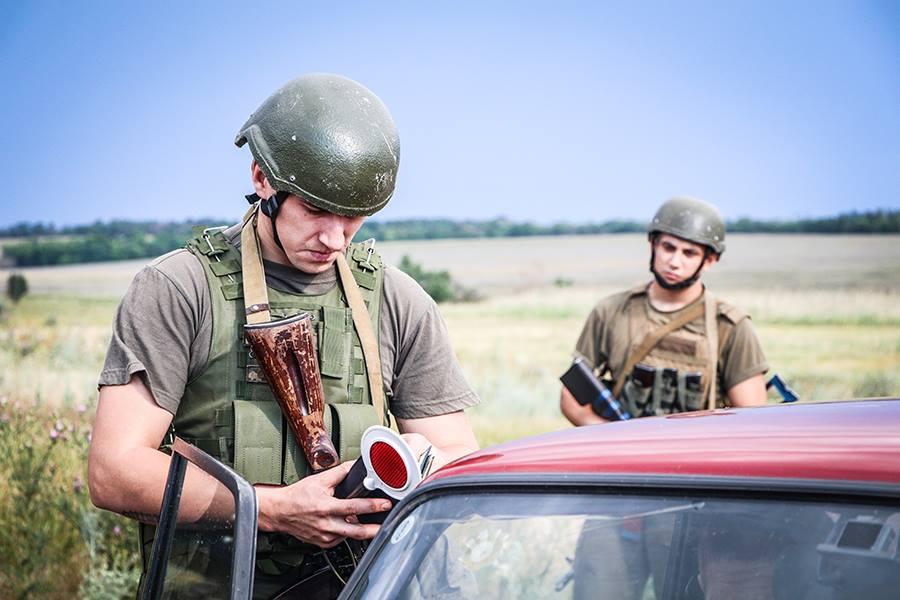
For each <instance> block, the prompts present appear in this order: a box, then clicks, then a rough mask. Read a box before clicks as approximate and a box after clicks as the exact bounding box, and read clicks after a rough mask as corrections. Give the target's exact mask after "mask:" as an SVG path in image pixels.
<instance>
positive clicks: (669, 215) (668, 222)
mask: <svg viewBox="0 0 900 600" xmlns="http://www.w3.org/2000/svg"><path fill="white" fill-rule="evenodd" d="M647 233H648V234H649V235H650V236H651V238H652V237H653V235H654V234H656V233H669V234H671V235H675V236H678V237H680V238H682V239H685V240H688V241H691V242H694V243H697V244H702V245H704V246H707V247H709V248H710V249H711V250H712V251H713V252H715V253H716V254H719V255H721V254H722V253H723V252H725V221H724V220H723V219H722V214H721V213H720V212H719V209H717V208H716V207H715V206H713V205H712V204H709V203H707V202H704V201H703V200H698V199H696V198H672V199H671V200H667V201H666V202H664V203H663V205H662V206H660V207H659V210H657V211H656V214H655V215H654V216H653V220H652V221H650V225H649V226H648V227H647Z"/></svg>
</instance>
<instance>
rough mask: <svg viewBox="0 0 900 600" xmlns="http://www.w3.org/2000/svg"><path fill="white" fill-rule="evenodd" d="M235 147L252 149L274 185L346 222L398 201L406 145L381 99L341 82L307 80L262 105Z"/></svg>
mask: <svg viewBox="0 0 900 600" xmlns="http://www.w3.org/2000/svg"><path fill="white" fill-rule="evenodd" d="M234 143H235V144H236V145H237V146H238V147H241V146H243V145H244V144H249V146H250V152H251V153H252V154H253V158H254V159H255V160H256V163H257V164H258V165H259V167H260V169H262V171H263V173H265V175H266V178H267V179H268V180H269V184H270V185H271V186H272V187H273V188H275V190H277V191H279V192H288V193H290V194H294V195H297V196H300V197H301V198H302V199H303V200H305V201H307V202H309V203H310V204H312V205H314V206H316V207H318V208H321V209H323V210H327V211H328V212H332V213H335V214H339V215H345V216H353V217H357V216H366V215H371V214H374V213H376V212H378V211H379V210H381V209H382V208H383V207H384V206H385V205H386V204H387V203H388V200H390V199H391V196H392V195H393V193H394V185H395V182H396V179H397V169H398V167H399V165H400V137H399V136H398V134H397V128H396V126H395V125H394V120H393V119H392V118H391V115H390V113H389V112H388V110H387V107H385V105H384V103H383V102H382V101H381V100H379V99H378V96H376V95H375V94H373V93H372V92H371V91H369V89H368V88H366V87H365V86H363V85H361V84H359V83H357V82H355V81H353V80H351V79H347V78H346V77H341V76H339V75H330V74H311V75H303V76H302V77H298V78H297V79H294V80H292V81H289V82H288V83H286V84H285V85H284V86H283V87H281V89H279V90H278V91H276V92H275V93H274V94H272V95H271V96H269V98H268V99H267V100H266V101H265V102H263V104H262V105H261V106H260V107H259V108H258V109H257V110H256V112H254V113H253V114H252V115H250V118H249V119H248V120H247V122H246V123H244V126H243V127H241V130H240V132H239V133H238V135H237V138H235V141H234Z"/></svg>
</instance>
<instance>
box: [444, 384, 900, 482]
mask: <svg viewBox="0 0 900 600" xmlns="http://www.w3.org/2000/svg"><path fill="white" fill-rule="evenodd" d="M497 473H510V474H511V473H517V474H525V473H532V474H539V473H573V474H576V473H598V474H599V473H608V474H615V473H627V474H632V475H633V474H657V475H679V476H703V477H709V476H712V477H730V478H735V477H761V478H785V479H809V480H829V481H857V482H871V483H887V484H900V399H894V400H869V401H854V402H836V403H827V404H787V405H774V406H767V407H759V408H745V409H724V410H717V411H702V412H692V413H681V414H677V415H671V416H666V417H654V418H643V419H633V420H630V421H624V422H616V423H605V424H601V425H593V426H589V427H579V428H573V429H568V430H565V431H559V432H555V433H549V434H543V435H539V436H534V437H529V438H525V439H522V440H517V441H514V442H509V443H506V444H502V445H500V446H494V447H492V448H490V449H487V450H483V451H480V452H476V453H474V454H471V455H469V456H467V457H464V458H462V459H460V460H458V461H455V462H454V463H452V464H450V465H448V466H446V467H444V468H443V469H441V470H440V471H438V472H436V473H435V474H433V475H432V476H431V477H430V478H429V481H438V480H442V479H445V478H448V477H455V476H470V475H487V474H497Z"/></svg>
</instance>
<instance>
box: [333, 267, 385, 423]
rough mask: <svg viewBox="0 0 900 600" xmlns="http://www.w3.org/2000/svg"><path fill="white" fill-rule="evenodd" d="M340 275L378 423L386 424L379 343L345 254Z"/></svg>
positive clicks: (339, 269)
mask: <svg viewBox="0 0 900 600" xmlns="http://www.w3.org/2000/svg"><path fill="white" fill-rule="evenodd" d="M337 268H338V275H340V278H341V285H342V286H343V288H344V294H346V296H347V302H348V303H349V304H350V314H351V315H352V317H353V326H354V327H355V328H356V334H357V335H358V336H359V342H360V344H361V345H362V352H363V360H365V363H366V377H367V378H368V380H369V394H370V395H371V397H372V406H373V407H374V408H375V414H377V415H378V422H379V423H383V422H384V389H383V388H382V387H381V359H380V358H379V357H378V341H377V340H376V338H375V330H374V329H373V327H372V319H371V318H370V317H369V309H367V308H366V303H365V301H363V297H362V294H361V293H360V291H359V284H357V283H356V278H355V277H354V276H353V273H352V272H351V271H350V265H349V264H347V259H346V258H345V257H344V255H343V254H338V257H337Z"/></svg>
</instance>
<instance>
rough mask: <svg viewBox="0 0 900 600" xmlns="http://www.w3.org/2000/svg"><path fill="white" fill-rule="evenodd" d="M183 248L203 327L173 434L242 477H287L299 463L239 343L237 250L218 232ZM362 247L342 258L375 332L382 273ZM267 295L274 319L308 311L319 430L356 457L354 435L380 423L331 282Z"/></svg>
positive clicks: (340, 295)
mask: <svg viewBox="0 0 900 600" xmlns="http://www.w3.org/2000/svg"><path fill="white" fill-rule="evenodd" d="M207 238H208V242H209V243H207ZM188 247H189V249H190V250H191V251H192V252H194V254H195V255H197V256H198V258H199V259H200V262H201V263H202V264H203V265H204V270H205V272H206V276H207V281H208V283H209V289H210V294H211V297H212V321H213V330H212V344H211V346H210V354H209V360H208V362H207V365H206V369H205V370H204V371H203V372H202V373H201V374H200V375H199V376H198V377H196V378H195V379H194V380H192V381H191V382H189V383H188V385H187V386H186V388H185V392H184V396H183V397H182V400H181V403H180V404H179V407H178V412H177V414H176V415H175V418H174V421H173V425H174V428H175V433H176V435H178V436H180V437H182V438H184V439H185V440H186V441H188V442H190V443H192V444H195V445H196V446H198V447H199V448H201V449H203V450H206V451H207V452H209V453H210V454H212V455H213V456H215V457H216V458H217V459H219V460H221V461H222V462H224V463H226V464H228V465H231V466H233V467H234V468H235V470H236V471H237V472H238V473H240V474H241V475H242V476H243V477H244V478H245V479H247V480H248V481H249V482H250V483H266V484H284V485H288V484H291V483H294V482H296V481H298V480H299V479H301V478H303V477H304V476H305V475H307V474H308V473H309V467H308V465H307V464H306V458H305V457H304V456H303V452H302V450H301V449H300V448H299V446H298V445H297V443H296V441H295V440H294V437H293V435H292V434H290V433H289V429H288V427H287V424H286V423H285V421H284V418H283V417H282V414H281V410H280V409H279V407H278V403H277V402H276V401H275V398H274V396H273V395H272V392H271V390H270V389H269V386H268V384H266V382H265V377H264V375H263V373H262V370H261V368H260V366H259V363H258V362H257V361H256V360H255V358H254V357H253V356H252V354H251V353H250V350H249V346H248V345H247V343H246V340H245V339H244V323H245V322H246V319H245V316H244V304H243V288H242V285H241V260H240V254H239V253H238V251H237V250H236V249H235V248H234V247H233V246H231V244H229V243H228V241H227V240H226V239H225V236H224V235H223V234H222V232H221V231H219V232H214V233H212V234H211V235H208V236H207V237H206V238H204V237H200V238H195V239H193V240H191V241H190V242H189V243H188ZM370 249H371V248H370V247H366V246H365V245H363V244H352V245H351V246H350V248H349V249H348V252H347V258H348V263H349V264H350V267H351V270H352V272H353V275H354V278H355V279H356V281H357V283H358V284H359V287H360V290H361V292H362V294H363V299H364V300H365V302H366V307H367V308H368V312H369V315H370V317H371V319H372V325H373V328H374V330H375V331H376V332H377V331H378V317H379V313H380V310H379V309H380V303H381V290H382V286H383V282H384V270H383V268H382V264H381V258H380V257H379V256H378V254H377V253H375V252H374V251H372V252H370V251H369V250H370ZM268 294H269V305H270V310H271V312H272V315H273V317H275V318H285V317H289V316H293V315H295V314H297V313H299V312H301V311H305V312H309V313H311V315H312V320H313V323H314V324H315V332H316V342H317V346H318V348H317V350H318V354H319V366H320V371H321V374H322V387H323V388H324V391H325V401H326V402H327V403H328V408H329V409H330V410H326V412H325V422H326V426H327V427H328V430H329V433H330V434H331V436H332V439H333V441H334V445H335V448H336V449H337V450H338V452H339V454H340V457H341V460H342V461H345V460H352V459H355V458H357V457H358V456H359V441H360V437H361V436H362V432H363V431H365V429H366V428H367V427H368V426H370V425H374V424H377V423H379V422H380V421H379V419H378V416H377V415H376V414H375V412H374V409H373V408H372V405H371V398H370V394H369V384H368V380H367V378H366V371H365V361H364V360H363V355H362V346H361V343H360V340H359V336H358V335H357V334H356V332H355V330H354V328H353V319H352V316H351V312H350V308H349V307H348V305H347V300H346V297H345V295H344V292H343V290H342V289H341V285H340V284H338V285H335V286H334V287H333V288H332V289H331V290H330V291H328V292H326V293H325V294H321V295H318V296H305V295H297V294H289V293H285V292H281V291H278V290H275V289H272V288H268ZM378 380H379V381H381V374H380V373H379V374H378ZM284 440H287V443H286V444H285V443H283V441H284Z"/></svg>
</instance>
